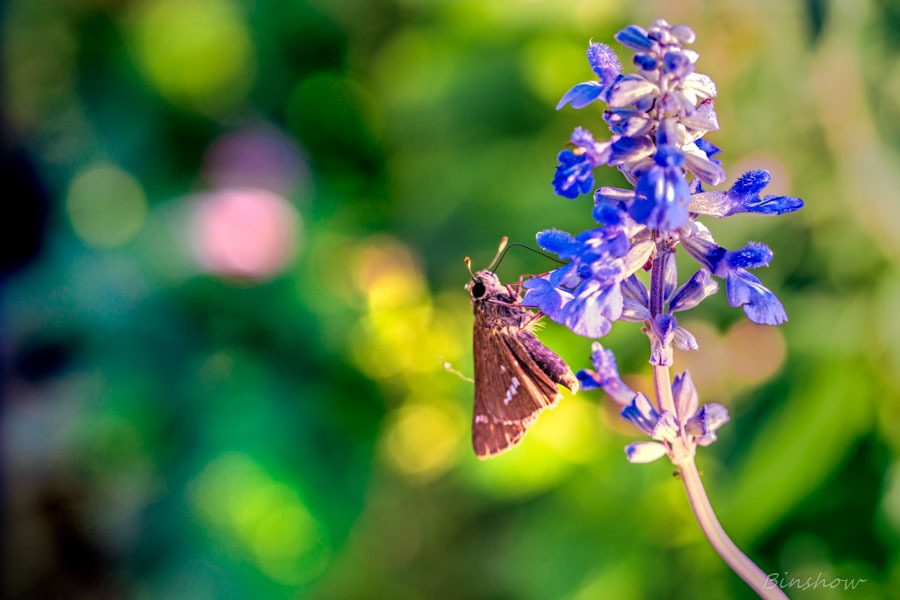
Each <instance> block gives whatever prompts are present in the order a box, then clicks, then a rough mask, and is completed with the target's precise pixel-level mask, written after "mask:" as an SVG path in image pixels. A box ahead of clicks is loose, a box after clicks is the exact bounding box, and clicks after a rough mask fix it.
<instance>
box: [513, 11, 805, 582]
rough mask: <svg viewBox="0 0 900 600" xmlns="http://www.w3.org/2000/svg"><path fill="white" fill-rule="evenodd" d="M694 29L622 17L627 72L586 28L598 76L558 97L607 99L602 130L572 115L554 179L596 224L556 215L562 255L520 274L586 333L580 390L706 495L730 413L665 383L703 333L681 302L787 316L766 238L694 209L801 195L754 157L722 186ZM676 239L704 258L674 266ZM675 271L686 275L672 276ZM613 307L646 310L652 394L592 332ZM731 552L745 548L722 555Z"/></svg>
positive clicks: (608, 321) (638, 455) (716, 213)
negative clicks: (704, 452) (588, 349)
mask: <svg viewBox="0 0 900 600" xmlns="http://www.w3.org/2000/svg"><path fill="white" fill-rule="evenodd" d="M696 37H697V36H696V34H695V33H694V31H693V30H692V29H691V28H690V27H688V26H686V25H670V24H669V23H667V22H666V21H665V20H663V19H656V20H655V21H653V23H652V25H651V26H650V27H648V28H646V29H645V28H643V27H640V26H638V25H629V26H628V27H626V28H625V29H623V30H621V31H619V32H618V33H617V34H616V35H615V39H616V41H617V42H618V43H619V44H621V45H622V46H624V47H625V48H627V49H629V50H631V51H633V53H634V54H633V57H632V60H631V61H630V63H629V62H628V61H626V63H625V64H626V65H627V64H631V65H633V68H632V69H631V70H632V71H633V72H630V73H623V69H622V63H621V62H620V61H619V58H618V57H617V56H616V53H615V52H614V51H613V49H612V48H610V47H609V46H607V45H605V44H600V43H595V42H593V41H591V42H589V44H588V49H587V59H588V64H589V65H590V67H591V70H592V71H593V73H594V75H596V77H597V79H596V80H593V81H585V82H581V83H578V84H576V85H574V86H573V87H572V88H571V89H569V90H568V91H566V92H565V94H564V95H563V96H562V99H561V100H560V101H559V103H558V104H557V106H556V108H557V110H560V109H562V108H564V107H566V106H571V107H572V108H574V109H580V108H584V107H587V106H589V105H592V104H595V103H597V102H603V103H604V104H605V105H606V106H605V109H604V110H603V112H602V122H603V123H605V124H606V126H607V127H608V128H609V132H610V133H609V136H608V137H606V136H595V135H594V133H592V132H591V131H589V130H588V129H586V128H583V127H576V128H575V130H574V131H573V132H572V134H571V136H570V138H569V140H568V141H567V142H566V145H567V146H568V147H567V149H565V150H563V151H562V152H560V153H559V154H558V157H557V158H558V164H557V166H556V172H555V174H554V177H553V191H554V192H555V193H556V194H557V195H559V196H563V197H565V198H570V199H576V198H579V197H580V196H582V195H588V194H593V203H592V206H591V207H590V211H591V217H592V219H593V220H594V221H595V222H596V225H597V226H592V227H591V228H589V229H587V230H585V231H583V232H581V233H579V234H576V235H571V234H569V233H566V232H563V231H559V230H556V229H548V230H545V231H542V232H540V233H539V234H538V235H537V242H538V245H539V246H540V247H541V248H543V249H544V250H546V251H548V252H552V253H554V254H556V255H558V256H559V258H560V259H561V261H564V264H563V265H562V266H560V267H558V268H556V269H555V270H553V271H551V272H549V273H545V274H543V275H541V276H536V277H532V278H531V279H529V280H528V281H526V282H525V283H524V288H525V290H526V291H525V295H524V298H523V303H524V305H526V306H529V307H536V308H539V309H540V310H541V311H542V312H543V314H544V315H546V316H547V317H548V318H549V319H551V320H552V321H554V322H556V323H559V324H561V325H563V326H565V327H567V328H568V329H569V330H571V331H572V332H573V333H575V334H577V335H580V336H583V337H587V338H591V339H593V340H594V342H593V346H592V350H593V351H592V354H591V362H592V367H593V368H589V369H582V370H580V371H579V372H578V373H577V375H576V377H577V379H578V381H579V383H580V389H581V390H591V389H600V390H603V391H604V392H605V394H606V395H607V396H608V397H609V398H610V399H611V400H612V401H614V402H615V403H616V404H618V405H620V406H621V407H622V408H621V412H620V415H621V417H622V418H623V419H624V420H625V421H627V422H628V423H630V424H631V425H633V426H634V427H635V429H636V432H638V433H639V434H640V435H642V436H644V439H642V440H637V441H634V442H633V443H631V444H628V445H627V446H626V447H625V456H626V458H627V459H628V461H630V462H632V463H650V462H653V461H656V460H658V459H660V458H662V457H668V458H669V460H670V461H671V462H672V464H674V465H675V466H676V467H677V468H678V473H679V474H680V475H681V476H682V479H683V480H684V484H685V489H686V490H687V493H688V497H689V498H690V500H691V503H692V506H694V507H697V506H701V507H702V506H704V505H706V506H707V507H708V505H709V501H708V499H707V498H706V496H705V492H704V491H703V484H702V481H701V480H700V476H699V473H698V471H697V468H696V465H695V464H694V458H695V455H696V452H697V448H700V447H704V446H709V445H710V444H712V443H713V442H715V441H716V438H717V435H718V431H719V430H720V428H721V427H722V426H723V425H724V424H725V423H727V422H728V420H729V419H730V415H729V413H728V409H727V408H726V407H725V406H724V405H722V404H718V403H715V402H712V403H707V404H703V405H701V404H700V398H699V394H698V392H697V388H696V386H695V385H694V382H693V379H692V378H691V374H690V372H688V371H684V372H682V373H680V374H677V375H675V378H674V380H673V381H671V383H670V367H671V366H672V365H673V364H674V362H675V350H676V349H677V350H680V351H690V350H697V349H698V347H699V344H698V342H697V338H696V337H694V335H693V334H692V333H691V332H690V331H688V330H687V329H685V328H684V327H683V326H681V325H680V324H679V320H682V319H681V313H683V312H684V311H688V310H692V309H694V308H696V307H698V306H699V305H700V304H701V303H702V302H703V301H704V300H705V299H707V298H709V297H711V296H713V295H715V294H716V293H717V292H718V291H719V286H720V282H724V286H725V294H724V295H725V300H726V301H727V302H728V304H729V305H730V306H732V307H735V308H741V309H742V310H743V312H744V314H745V315H746V316H747V318H748V319H750V320H751V321H752V322H754V323H758V324H763V325H779V324H781V323H784V322H785V321H787V318H788V317H787V313H786V311H785V309H784V305H783V304H782V303H781V301H780V300H779V299H778V298H777V297H776V296H775V294H774V293H773V292H772V291H771V290H770V289H769V288H767V287H766V286H765V285H763V283H762V281H761V280H760V278H759V277H757V274H758V273H759V271H758V270H760V269H764V268H767V267H768V266H769V264H770V263H771V262H772V260H773V252H772V249H771V248H769V247H768V246H767V245H765V244H763V243H761V242H755V241H753V242H747V243H746V244H744V245H743V246H742V247H737V248H736V249H729V248H726V247H723V246H720V245H719V244H718V243H717V242H716V240H715V239H714V237H713V234H712V232H710V230H709V229H708V228H707V226H706V225H705V224H704V223H703V222H702V219H704V218H705V217H715V218H717V219H721V218H726V217H731V216H733V215H738V214H743V213H747V214H755V215H765V216H777V215H786V214H790V213H793V212H795V211H797V210H799V209H800V208H802V207H803V205H804V203H803V200H801V199H799V198H795V197H792V196H786V195H771V194H765V188H766V187H767V186H768V185H769V180H770V175H769V173H768V171H765V170H762V169H753V170H750V171H747V172H745V173H744V174H742V175H741V176H740V177H738V178H737V179H736V180H734V181H733V182H732V183H731V185H730V186H728V184H727V181H728V176H727V174H726V172H725V169H724V168H723V166H722V160H721V155H722V149H721V148H719V147H718V146H717V145H716V143H715V136H714V133H715V132H716V131H718V130H719V119H718V115H717V114H716V110H715V106H714V102H715V98H716V95H717V93H718V90H717V87H716V84H715V82H714V81H713V80H712V78H710V77H709V76H707V75H705V74H703V73H701V72H698V66H699V64H700V63H699V59H700V55H699V53H698V52H696V51H694V50H693V49H690V48H688V47H687V46H689V45H690V44H693V43H694V42H695V41H696ZM598 120H599V119H598ZM601 166H609V167H614V168H615V169H617V170H618V171H619V172H620V173H621V174H622V176H623V177H624V179H625V181H627V183H628V186H629V187H626V188H618V187H607V186H604V187H600V188H598V189H594V184H595V177H594V169H596V168H599V167H601ZM719 188H724V189H719ZM680 250H683V251H684V252H685V253H686V254H687V255H688V256H689V257H691V258H692V259H693V260H695V261H696V262H697V263H698V264H699V269H696V270H695V269H690V270H687V271H686V270H684V269H679V268H677V267H676V254H677V253H678V252H679V251H680ZM679 271H681V272H680V273H679ZM680 276H681V277H685V278H686V280H684V279H682V280H681V281H679V277H680ZM648 280H649V283H648ZM676 314H677V317H676ZM617 321H628V322H633V323H640V331H641V333H643V334H645V335H646V336H647V338H648V341H649V345H650V348H649V350H650V352H649V354H650V357H649V362H650V364H651V365H652V371H653V383H654V390H655V392H656V394H655V402H654V400H651V399H650V398H648V397H647V396H645V395H644V394H642V393H639V392H636V391H635V390H633V389H632V388H631V387H629V386H628V385H627V384H626V383H625V381H624V380H623V378H622V377H621V376H620V374H619V369H618V367H617V364H616V357H615V355H614V354H613V352H612V350H610V349H609V348H604V347H603V346H602V345H601V344H600V342H599V341H596V340H597V339H598V338H601V337H603V336H605V335H607V334H608V333H609V332H610V331H611V330H612V328H613V325H614V323H615V322H617ZM682 322H685V323H686V322H688V321H687V320H682ZM695 516H696V517H697V520H698V521H699V522H700V524H701V527H702V529H703V531H707V532H708V531H715V530H716V529H717V528H718V530H719V531H720V532H721V526H720V525H719V524H718V522H717V521H716V520H715V516H714V514H713V511H711V510H700V511H695ZM718 537H719V538H721V537H723V536H718ZM710 540H711V541H713V546H714V548H716V549H717V551H719V552H720V553H721V554H722V556H723V558H726V561H728V564H729V565H730V566H731V567H732V568H733V569H734V570H735V572H736V573H738V575H740V576H741V577H743V578H744V580H745V581H747V583H749V584H750V585H751V586H752V587H753V588H754V590H755V591H757V592H759V593H760V595H761V596H762V597H766V598H772V599H777V600H786V597H785V596H784V595H783V594H782V593H780V590H769V589H768V588H767V587H760V585H761V584H760V576H759V574H760V573H764V572H763V571H761V570H760V569H759V568H758V567H757V566H756V565H754V564H752V563H751V562H750V561H749V559H747V558H746V556H744V555H743V554H741V553H739V552H737V553H735V552H733V551H732V550H733V547H732V548H731V549H728V548H727V547H726V549H725V550H722V549H721V547H720V546H719V545H716V542H715V541H714V540H713V538H712V537H710ZM719 541H721V540H719ZM737 555H740V556H739V557H738V558H739V559H740V560H738V559H735V561H737V562H733V561H732V560H730V559H734V557H735V556H737ZM746 563H749V564H746Z"/></svg>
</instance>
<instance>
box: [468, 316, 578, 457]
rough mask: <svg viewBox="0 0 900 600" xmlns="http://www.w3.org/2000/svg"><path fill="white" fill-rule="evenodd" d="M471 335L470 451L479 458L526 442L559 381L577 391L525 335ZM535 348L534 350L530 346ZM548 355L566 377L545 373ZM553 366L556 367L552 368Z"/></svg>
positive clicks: (486, 328) (500, 329)
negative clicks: (524, 439)
mask: <svg viewBox="0 0 900 600" xmlns="http://www.w3.org/2000/svg"><path fill="white" fill-rule="evenodd" d="M479 316H481V317H483V316H484V315H476V323H475V331H474V335H473V342H474V344H473V345H474V348H473V351H474V358H475V410H474V414H473V419H472V445H473V447H474V448H475V453H476V454H477V455H478V457H479V458H488V457H490V456H494V455H496V454H499V453H500V452H503V451H504V450H507V449H509V448H512V447H513V446H515V445H516V444H518V443H519V442H520V441H521V440H522V438H523V437H524V436H525V433H526V432H527V430H528V428H529V427H530V426H531V425H533V424H534V422H535V421H536V420H537V416H538V415H539V414H540V413H541V411H543V410H544V409H546V408H551V407H553V406H555V405H556V404H557V403H558V402H559V400H560V399H561V398H562V393H561V392H560V391H559V388H558V387H557V385H556V381H557V380H558V381H559V382H560V383H563V384H564V385H569V387H570V388H571V389H577V380H576V379H575V376H574V375H572V372H571V370H569V368H568V366H566V365H565V363H564V362H562V359H560V358H559V357H557V356H556V355H555V354H554V353H553V352H552V351H551V350H550V349H549V348H547V347H546V346H544V345H543V344H541V343H540V342H539V341H538V340H537V338H536V337H534V335H533V334H532V333H531V332H530V331H527V330H523V329H519V328H517V327H508V326H493V327H492V326H490V325H489V324H487V323H480V322H479V321H478V317H479ZM535 344H536V345H535ZM547 353H549V355H551V356H552V357H555V359H556V360H557V361H559V363H561V364H562V365H563V367H564V368H565V371H566V372H567V374H568V377H564V376H562V375H560V377H557V374H558V373H557V371H556V370H553V369H548V368H547V367H545V364H547V360H548V359H547V358H546V357H545V356H544V355H546V354H547ZM553 364H554V365H556V363H555V362H554V363H553Z"/></svg>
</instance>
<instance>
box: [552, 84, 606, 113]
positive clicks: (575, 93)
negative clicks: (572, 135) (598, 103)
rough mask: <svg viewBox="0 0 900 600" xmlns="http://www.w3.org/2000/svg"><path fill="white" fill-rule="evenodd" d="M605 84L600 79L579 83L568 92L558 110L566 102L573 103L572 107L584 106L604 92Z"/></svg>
mask: <svg viewBox="0 0 900 600" xmlns="http://www.w3.org/2000/svg"><path fill="white" fill-rule="evenodd" d="M603 90H604V87H603V84H602V83H600V82H599V81H585V82H584V83H579V84H578V85H576V86H575V87H573V88H572V89H570V90H569V91H568V92H566V93H565V94H564V95H563V97H562V99H560V101H559V103H558V104H557V105H556V110H560V109H561V108H562V107H563V106H565V105H566V104H570V103H571V104H572V108H584V107H585V106H587V105H588V104H590V103H591V102H593V101H594V100H596V99H597V98H599V97H600V94H602V93H603Z"/></svg>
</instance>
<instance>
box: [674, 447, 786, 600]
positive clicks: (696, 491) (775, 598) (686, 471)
mask: <svg viewBox="0 0 900 600" xmlns="http://www.w3.org/2000/svg"><path fill="white" fill-rule="evenodd" d="M677 466H678V472H679V473H680V474H681V480H682V481H683V482H684V490H685V492H687V497H688V502H690V504H691V510H693V511H694V517H695V518H696V519H697V523H699V524H700V529H702V530H703V534H704V535H706V539H707V540H709V543H710V545H711V546H712V547H713V548H714V549H715V551H716V552H717V553H718V554H719V556H721V557H722V560H724V561H725V562H726V563H727V564H728V566H729V567H731V569H732V570H733V571H734V572H735V573H737V574H738V576H739V577H740V578H741V579H743V580H744V581H745V582H747V585H749V586H750V587H751V588H753V590H754V591H755V592H756V593H757V594H759V596H760V597H761V598H765V599H766V600H787V595H785V593H784V592H783V591H781V589H780V588H779V587H778V586H776V585H772V581H771V579H769V577H768V576H767V575H766V574H765V573H763V571H762V569H760V568H759V567H758V566H756V563H754V562H753V561H752V560H750V559H749V558H747V555H746V554H744V553H743V552H741V550H740V548H738V547H737V546H736V545H735V544H734V542H732V541H731V538H729V537H728V534H726V533H725V530H724V529H722V526H721V525H720V524H719V520H718V519H717V518H716V513H715V512H713V509H712V505H711V504H710V503H709V498H708V497H707V496H706V490H705V489H703V482H702V481H700V473H698V472H697V465H696V464H694V459H693V457H692V458H690V459H687V460H685V461H683V462H682V463H680V464H678V465H677Z"/></svg>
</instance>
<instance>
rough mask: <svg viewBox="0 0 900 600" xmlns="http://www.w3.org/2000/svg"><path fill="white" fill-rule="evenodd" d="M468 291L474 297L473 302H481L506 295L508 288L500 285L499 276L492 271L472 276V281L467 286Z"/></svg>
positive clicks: (480, 272) (479, 272)
mask: <svg viewBox="0 0 900 600" xmlns="http://www.w3.org/2000/svg"><path fill="white" fill-rule="evenodd" d="M466 290H467V291H468V292H469V294H471V295H472V300H481V299H483V298H485V297H493V296H498V295H500V294H506V293H507V292H506V287H505V286H504V285H503V284H502V283H500V280H499V279H497V276H496V275H494V274H493V273H492V272H490V271H487V270H485V271H478V272H477V273H475V274H474V275H473V276H472V280H471V281H470V282H469V283H467V284H466Z"/></svg>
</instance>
